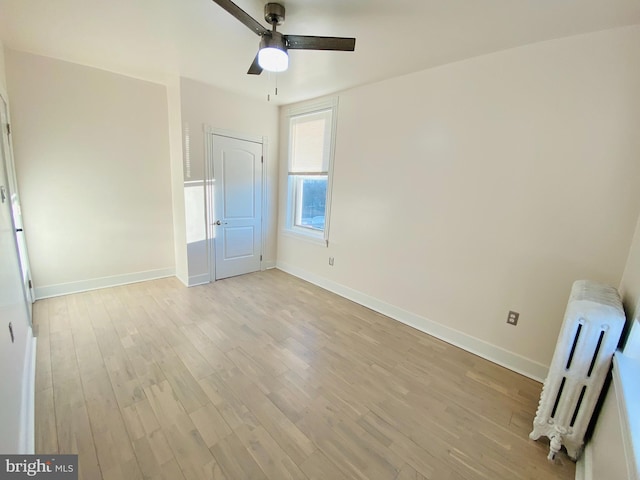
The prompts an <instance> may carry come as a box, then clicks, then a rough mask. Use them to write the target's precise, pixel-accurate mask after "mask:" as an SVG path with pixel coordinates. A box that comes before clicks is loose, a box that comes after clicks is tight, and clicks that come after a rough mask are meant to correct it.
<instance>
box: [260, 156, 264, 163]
mask: <svg viewBox="0 0 640 480" xmlns="http://www.w3.org/2000/svg"><path fill="white" fill-rule="evenodd" d="M260 163H264V155H262V156H261V157H260Z"/></svg>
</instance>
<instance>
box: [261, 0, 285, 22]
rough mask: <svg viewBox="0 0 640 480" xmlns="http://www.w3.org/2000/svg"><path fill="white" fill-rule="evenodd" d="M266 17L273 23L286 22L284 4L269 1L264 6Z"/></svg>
mask: <svg viewBox="0 0 640 480" xmlns="http://www.w3.org/2000/svg"><path fill="white" fill-rule="evenodd" d="M264 19H265V20H266V21H267V23H269V24H271V25H282V22H284V5H281V4H279V3H267V4H266V5H265V6H264Z"/></svg>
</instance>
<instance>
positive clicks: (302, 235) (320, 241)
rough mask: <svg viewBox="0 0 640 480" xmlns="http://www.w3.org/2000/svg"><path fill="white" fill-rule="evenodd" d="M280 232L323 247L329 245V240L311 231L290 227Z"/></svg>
mask: <svg viewBox="0 0 640 480" xmlns="http://www.w3.org/2000/svg"><path fill="white" fill-rule="evenodd" d="M280 233H281V234H282V236H284V237H288V238H295V239H296V240H302V241H303V242H307V243H312V244H314V245H321V246H323V247H325V246H326V245H327V242H326V241H325V239H324V238H323V237H321V236H317V235H313V234H311V233H306V232H303V231H299V230H292V229H289V228H285V229H282V230H280Z"/></svg>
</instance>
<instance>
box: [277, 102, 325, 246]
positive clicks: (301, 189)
mask: <svg viewBox="0 0 640 480" xmlns="http://www.w3.org/2000/svg"><path fill="white" fill-rule="evenodd" d="M335 107H336V105H335V102H332V103H330V104H325V105H321V106H318V105H316V106H315V108H307V109H306V110H298V111H296V112H289V115H288V119H289V174H288V177H289V197H288V225H287V227H288V229H289V230H291V231H293V232H296V233H300V234H306V235H309V236H312V237H317V238H320V239H324V240H327V239H328V225H329V204H330V195H331V174H330V173H331V172H330V170H331V164H332V157H333V136H334V125H335V122H334V119H335V117H334V115H335Z"/></svg>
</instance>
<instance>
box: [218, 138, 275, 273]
mask: <svg viewBox="0 0 640 480" xmlns="http://www.w3.org/2000/svg"><path fill="white" fill-rule="evenodd" d="M208 147H209V148H208V155H207V157H208V158H207V174H206V176H207V180H206V185H207V188H206V196H207V224H208V228H207V235H208V240H209V241H208V244H209V272H210V279H211V281H214V280H221V279H223V278H227V277H233V276H236V275H243V274H245V273H251V272H257V271H259V270H261V267H262V245H263V238H262V232H263V225H262V203H263V181H264V180H263V166H264V164H263V161H264V160H263V159H264V155H263V147H264V142H263V140H262V139H260V140H258V139H255V140H254V139H249V138H246V137H245V138H243V137H240V136H229V135H221V134H218V133H215V132H210V133H209V135H208Z"/></svg>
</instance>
